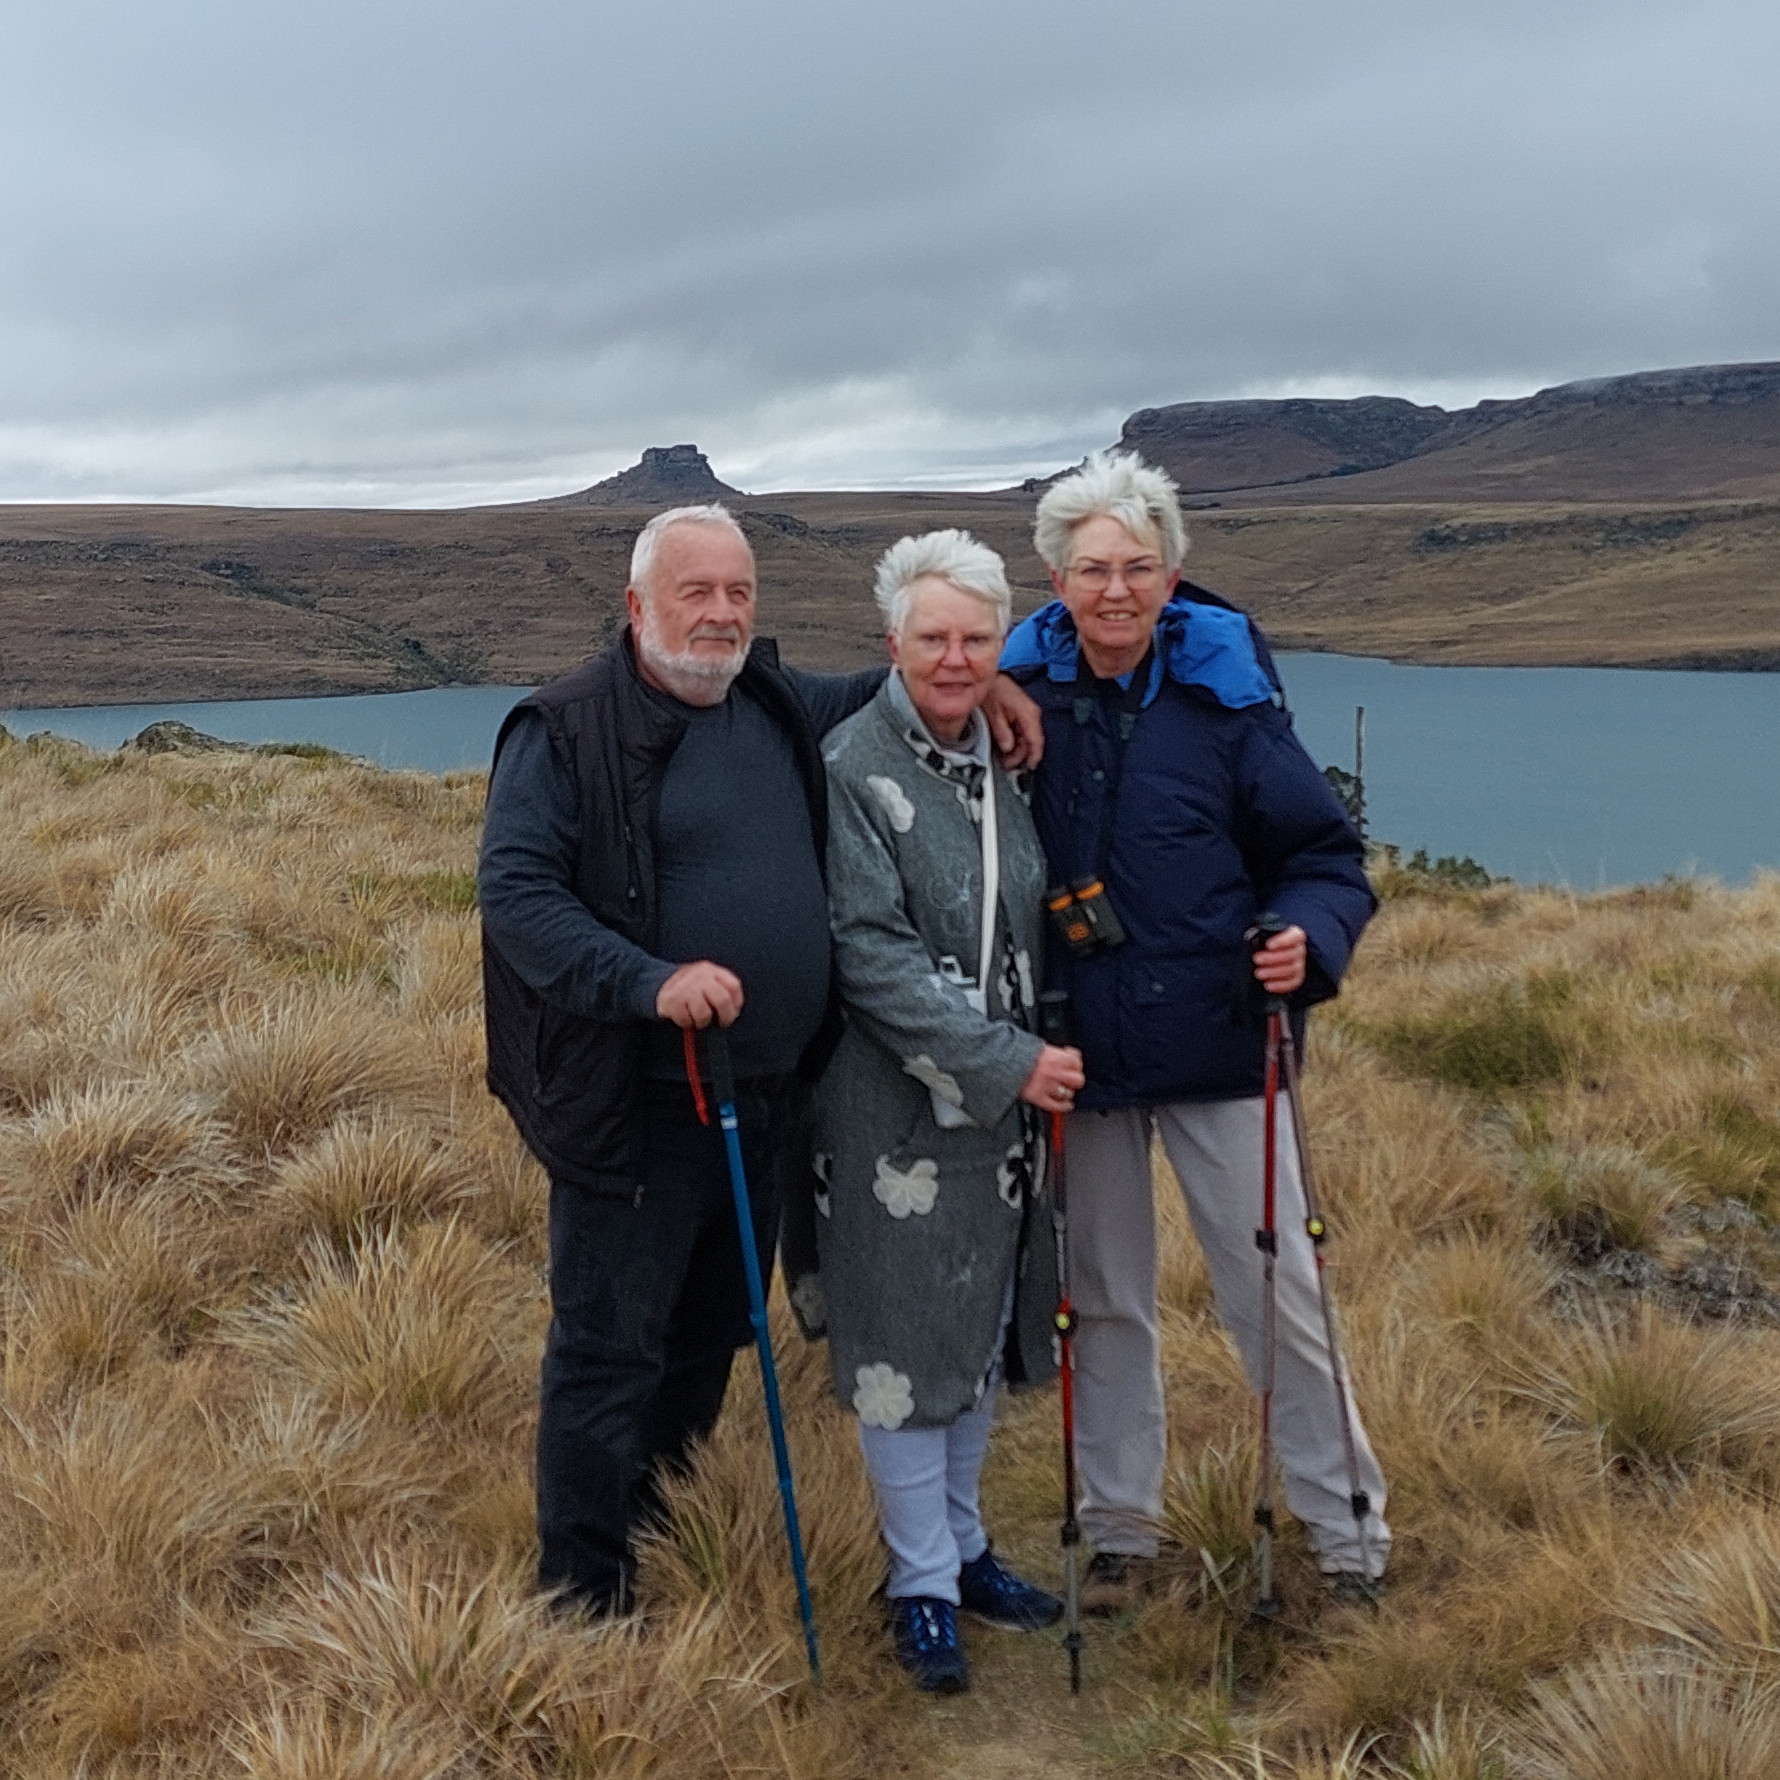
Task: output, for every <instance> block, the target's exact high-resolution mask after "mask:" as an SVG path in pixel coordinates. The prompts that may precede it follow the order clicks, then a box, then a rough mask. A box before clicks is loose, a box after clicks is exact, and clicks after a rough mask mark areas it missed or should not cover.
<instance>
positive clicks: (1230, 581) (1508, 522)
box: [0, 477, 1780, 710]
mask: <svg viewBox="0 0 1780 1780" xmlns="http://www.w3.org/2000/svg"><path fill="white" fill-rule="evenodd" d="M1360 480H1362V479H1361V478H1356V477H1343V478H1335V479H1332V480H1331V481H1329V482H1327V483H1321V484H1300V485H1297V486H1295V487H1294V488H1289V489H1283V490H1274V491H1272V492H1271V494H1266V493H1265V492H1263V493H1261V494H1257V493H1255V492H1254V491H1250V492H1249V493H1247V494H1244V495H1242V496H1238V497H1222V498H1223V499H1224V504H1223V505H1221V506H1219V505H1215V504H1214V505H1212V506H1211V507H1209V508H1207V509H1205V510H1203V511H1199V512H1194V513H1189V515H1188V519H1189V523H1190V526H1191V529H1192V535H1193V548H1192V553H1191V554H1190V555H1189V557H1188V559H1187V573H1188V574H1189V576H1191V577H1192V578H1193V579H1195V580H1198V581H1201V582H1203V583H1205V584H1206V585H1208V586H1210V587H1213V588H1215V589H1217V590H1218V591H1219V592H1221V593H1223V594H1225V595H1226V596H1227V597H1229V598H1231V599H1233V600H1235V601H1237V602H1238V603H1240V604H1242V605H1244V606H1246V607H1248V608H1249V609H1250V610H1252V611H1253V612H1254V613H1255V614H1256V615H1257V616H1258V617H1259V618H1260V619H1261V620H1262V622H1263V623H1264V624H1266V625H1267V626H1268V628H1269V631H1270V632H1271V634H1273V636H1274V637H1275V638H1276V640H1277V641H1278V642H1280V643H1281V644H1282V645H1285V646H1288V647H1292V648H1302V649H1333V650H1340V651H1344V652H1347V653H1352V654H1362V655H1388V656H1392V657H1395V658H1396V659H1399V660H1405V661H1422V662H1466V663H1473V664H1518V665H1552V664H1558V663H1566V664H1572V665H1575V664H1591V663H1593V664H1613V665H1620V666H1645V667H1651V666H1676V665H1693V666H1720V667H1772V666H1774V665H1776V664H1780V504H1776V502H1775V501H1774V500H1772V499H1768V500H1765V501H1759V500H1746V501H1734V502H1733V501H1708V502H1697V501H1696V502H1691V503H1688V502H1676V501H1667V502H1637V501H1619V502H1596V503H1594V504H1591V505H1576V504H1563V503H1554V502H1550V501H1547V502H1538V501H1532V500H1527V501H1522V502H1518V503H1506V502H1498V503H1494V504H1490V503H1480V502H1477V501H1475V500H1446V501H1438V502H1435V501H1426V500H1424V501H1423V502H1422V503H1421V504H1415V503H1413V502H1409V501H1406V500H1404V499H1401V498H1399V499H1397V500H1395V501H1391V502H1386V501H1380V502H1377V503H1375V504H1370V505H1368V504H1365V503H1364V502H1361V501H1360V500H1359V499H1358V498H1357V491H1356V490H1355V489H1354V484H1356V483H1357V482H1359V481H1360ZM1343 492H1345V493H1346V494H1347V497H1348V499H1347V504H1340V503H1338V502H1336V501H1335V498H1334V497H1335V495H1336V494H1337V493H1343ZM1318 503H1321V504H1318ZM736 505H737V510H738V512H739V513H740V515H741V518H742V523H743V525H744V526H745V528H746V529H747V532H748V534H749V537H750V538H751V539H752V541H753V544H754V548H755V552H756V554H757V556H758V557H759V561H760V570H761V626H762V629H763V630H765V631H766V632H767V633H768V634H771V635H776V636H778V637H780V638H781V640H782V641H783V642H784V644H785V647H786V650H787V652H788V654H789V656H790V658H791V659H792V660H794V661H796V662H799V663H801V664H803V665H805V666H809V667H817V668H847V667H856V666H859V665H860V664H862V663H864V662H868V661H875V660H877V659H878V658H879V653H880V650H881V644H880V642H879V639H878V636H877V618H876V609H875V607H874V606H873V605H872V603H871V599H870V597H869V589H870V583H871V570H872V565H873V564H874V563H875V561H876V559H877V557H878V556H879V555H880V554H881V552H882V551H883V550H884V549H885V548H886V547H887V546H888V545H890V544H891V543H894V542H895V540H896V539H897V538H899V537H901V536H903V535H904V534H905V533H908V532H914V531H926V530H931V529H934V528H936V527H940V526H949V525H958V526H964V527H966V528H968V529H969V530H971V531H974V532H975V533H976V534H977V535H978V536H979V537H981V538H983V539H984V540H985V541H986V542H988V543H989V544H991V545H993V546H994V547H995V548H996V549H997V550H999V551H1001V552H1002V553H1003V554H1004V555H1005V556H1006V558H1007V561H1008V566H1009V569H1010V572H1011V575H1012V579H1013V582H1014V586H1015V597H1016V603H1017V605H1018V606H1019V608H1020V609H1021V610H1025V609H1028V608H1029V607H1030V606H1031V605H1033V604H1035V603H1036V602H1037V601H1038V600H1040V599H1041V598H1048V597H1049V595H1050V585H1049V582H1048V580H1047V579H1046V576H1045V573H1044V570H1043V568H1042V566H1041V564H1040V563H1039V561H1038V559H1037V557H1036V556H1035V555H1034V554H1033V552H1032V548H1031V524H1032V506H1033V497H1032V496H1030V495H1024V494H1017V493H1016V494H975V495H972V494H961V495H936V494H875V495H874V494H833V495H809V494H805V495H775V496H767V497H759V498H752V499H749V500H746V501H742V502H738V503H737V504H736ZM649 512H650V509H648V508H642V507H638V508H629V509H626V508H564V507H493V508H484V509H481V510H479V511H473V512H464V513H396V512H387V513H334V512H328V513H301V512H274V511H245V510H225V509H216V508H178V507H55V508H50V507H0V637H4V638H5V647H4V650H3V651H0V710H6V709H11V708H15V707H26V706H34V705H63V704H132V703H139V702H145V701H159V700H184V699H205V698H250V697H272V696H281V697H299V696H307V695H313V694H318V693H339V692H375V691H401V690H405V689H409V688H413V687H420V686H437V685H444V684H449V683H457V682H482V683H488V684H521V683H525V684H530V683H535V682H537V681H540V680H544V679H548V678H551V677H552V676H554V675H556V674H559V673H562V672H565V671H566V670H567V669H568V668H570V667H572V666H573V665H574V664H575V663H576V662H578V661H580V660H581V659H582V658H583V657H584V656H585V655H586V654H587V653H588V652H589V651H590V650H592V649H593V648H596V647H597V646H599V645H600V644H601V643H602V642H603V641H604V640H605V639H606V638H607V637H608V636H609V635H610V634H611V631H612V628H613V626H614V625H615V624H617V623H618V622H619V621H620V620H621V617H622V612H623V594H624V583H625V577H626V573H627V570H628V565H629V557H630V547H631V544H632V541H633V540H634V538H635V536H636V533H637V530H638V528H639V527H640V526H641V525H642V524H643V522H644V520H645V519H646V518H647V517H648V516H649Z"/></svg>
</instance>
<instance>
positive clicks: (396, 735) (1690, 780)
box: [0, 655, 1780, 889]
mask: <svg viewBox="0 0 1780 1780" xmlns="http://www.w3.org/2000/svg"><path fill="white" fill-rule="evenodd" d="M1280 671H1281V673H1282V675H1283V677H1284V679H1285V683H1286V691H1287V693H1288V695H1289V697H1290V699H1291V703H1292V708H1293V710H1294V711H1295V713H1296V715H1297V723H1298V732H1299V734H1300V735H1301V736H1302V737H1303V739H1304V742H1305V745H1306V746H1307V747H1308V748H1309V750H1310V752H1311V753H1312V755H1314V756H1315V758H1316V760H1317V763H1318V764H1319V765H1325V764H1328V763H1330V762H1333V763H1334V764H1336V765H1338V766H1342V767H1345V768H1347V769H1349V770H1351V769H1352V767H1353V723H1354V706H1355V705H1364V706H1365V707H1366V794H1367V809H1368V816H1369V820H1370V826H1371V831H1372V833H1373V835H1374V836H1375V837H1376V838H1378V839H1381V840H1391V841H1396V842H1397V843H1398V844H1399V845H1401V846H1402V847H1403V848H1404V849H1405V850H1412V849H1414V848H1416V847H1426V848H1427V849H1428V851H1429V853H1430V854H1433V855H1435V856H1438V855H1440V854H1442V853H1452V854H1459V855H1463V854H1470V855H1471V857H1473V858H1474V859H1476V860H1477V861H1478V862H1479V863H1480V864H1483V865H1486V866H1488V867H1489V868H1490V870H1491V871H1494V872H1500V873H1506V874H1508V875H1510V876H1512V877H1516V878H1519V879H1521V880H1523V881H1525V882H1547V883H1566V884H1571V885H1574V886H1575V887H1577V888H1579V889H1592V888H1595V887H1597V886H1599V885H1604V884H1622V883H1634V882H1640V881H1644V880H1648V879H1653V878H1660V877H1662V876H1663V875H1664V874H1665V873H1670V872H1689V871H1697V872H1704V873H1710V874H1712V875H1715V876H1718V877H1722V878H1724V879H1726V880H1727V881H1729V882H1732V883H1736V882H1740V881H1742V880H1744V879H1746V878H1747V877H1748V876H1749V875H1750V873H1751V872H1752V871H1754V870H1755V868H1756V867H1758V866H1771V867H1775V868H1780V674H1687V673H1644V672H1630V671H1624V670H1619V669H1611V668H1426V667H1395V666H1392V665H1391V664H1390V663H1389V662H1384V661H1372V660H1366V659H1363V658H1356V657H1352V656H1340V655H1285V656H1282V657H1281V658H1280ZM524 690H525V689H524V688H522V687H511V686H475V687H448V688H442V689H440V690H438V691H433V692H397V693H388V694H384V695H381V696H369V697H357V698H311V699H254V700H244V701H238V702H231V703H218V704H187V705H111V706H99V707H92V708H87V709H79V710H70V711H9V712H6V711H0V723H4V724H5V725H6V727H7V728H8V729H10V730H11V731H12V732H13V733H14V734H15V735H19V734H28V733H30V732H31V731H32V730H37V729H53V730H55V731H57V732H58V733H59V734H62V735H68V736H73V737H74V738H75V739H76V740H78V741H83V742H86V743H88V744H90V745H91V746H94V747H101V748H114V747H116V746H117V745H118V743H120V742H122V741H124V740H125V739H126V738H127V737H129V736H132V735H135V734H136V733H137V731H138V730H140V729H142V728H144V727H145V726H146V725H147V724H149V723H152V722H155V721H157V720H158V719H160V718H163V717H177V718H179V719H181V720H182V721H184V722H186V723H190V724H191V725H192V726H193V727H194V728H196V729H202V730H205V731H207V732H208V733H210V734H212V735H219V736H223V737H226V738H227V739H229V740H231V741H248V742H258V741H316V742H323V743H325V744H326V745H327V746H329V747H331V748H339V749H341V750H342V751H344V752H345V753H348V754H360V755H364V756H366V757H367V758H369V759H372V760H377V761H381V762H382V763H383V764H384V765H386V766H395V767H413V768H419V769H421V770H424V771H428V772H447V771H452V770H456V769H458V768H462V767H479V766H484V765H486V764H487V761H488V755H489V750H490V747H491V745H492V743H493V741H494V733H495V730H496V729H497V728H498V727H499V725H500V721H501V718H502V716H503V715H505V713H506V712H507V710H508V709H509V708H510V707H511V705H512V704H513V701H514V700H515V699H516V698H518V697H520V696H522V695H523V692H524Z"/></svg>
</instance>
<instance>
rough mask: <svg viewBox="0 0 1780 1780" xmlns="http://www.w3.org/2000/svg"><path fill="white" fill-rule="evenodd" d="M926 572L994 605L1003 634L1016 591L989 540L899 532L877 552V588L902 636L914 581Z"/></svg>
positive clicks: (890, 623)
mask: <svg viewBox="0 0 1780 1780" xmlns="http://www.w3.org/2000/svg"><path fill="white" fill-rule="evenodd" d="M923 575H937V576H938V577H939V578H940V580H942V581H944V582H945V583H946V584H947V585H948V586H951V587H955V588H957V589H958V591H959V592H960V593H968V594H970V595H972V596H973V597H974V598H976V599H980V600H981V601H982V602H983V603H984V604H985V605H987V606H992V607H993V608H994V610H995V627H996V629H997V630H998V631H1000V632H1001V633H1002V634H1003V635H1005V634H1006V632H1007V627H1008V621H1009V620H1010V619H1011V618H1012V617H1013V611H1014V596H1013V594H1012V593H1011V592H1009V590H1008V585H1007V569H1006V567H1005V565H1004V564H1003V563H1002V560H1001V558H1000V557H999V556H997V555H996V554H995V552H994V551H993V550H991V549H990V548H989V546H988V545H987V544H979V543H978V542H977V541H976V539H975V538H973V537H972V536H971V535H970V533H969V532H961V531H943V532H924V533H922V535H921V536H920V537H918V538H899V539H897V541H896V542H895V543H894V544H892V545H891V546H890V548H889V549H888V550H886V551H885V552H884V554H883V555H882V556H880V557H879V558H878V573H877V584H876V586H875V588H874V590H873V591H874V593H875V595H876V597H877V602H878V610H879V611H880V612H882V613H883V614H884V628H885V630H887V631H888V632H889V633H890V634H891V635H892V636H895V637H900V636H901V635H902V633H903V627H904V626H905V625H906V624H907V623H908V619H909V605H910V602H911V601H912V600H913V598H914V587H915V583H916V582H917V581H919V580H920V579H921V577H922V576H923Z"/></svg>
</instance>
